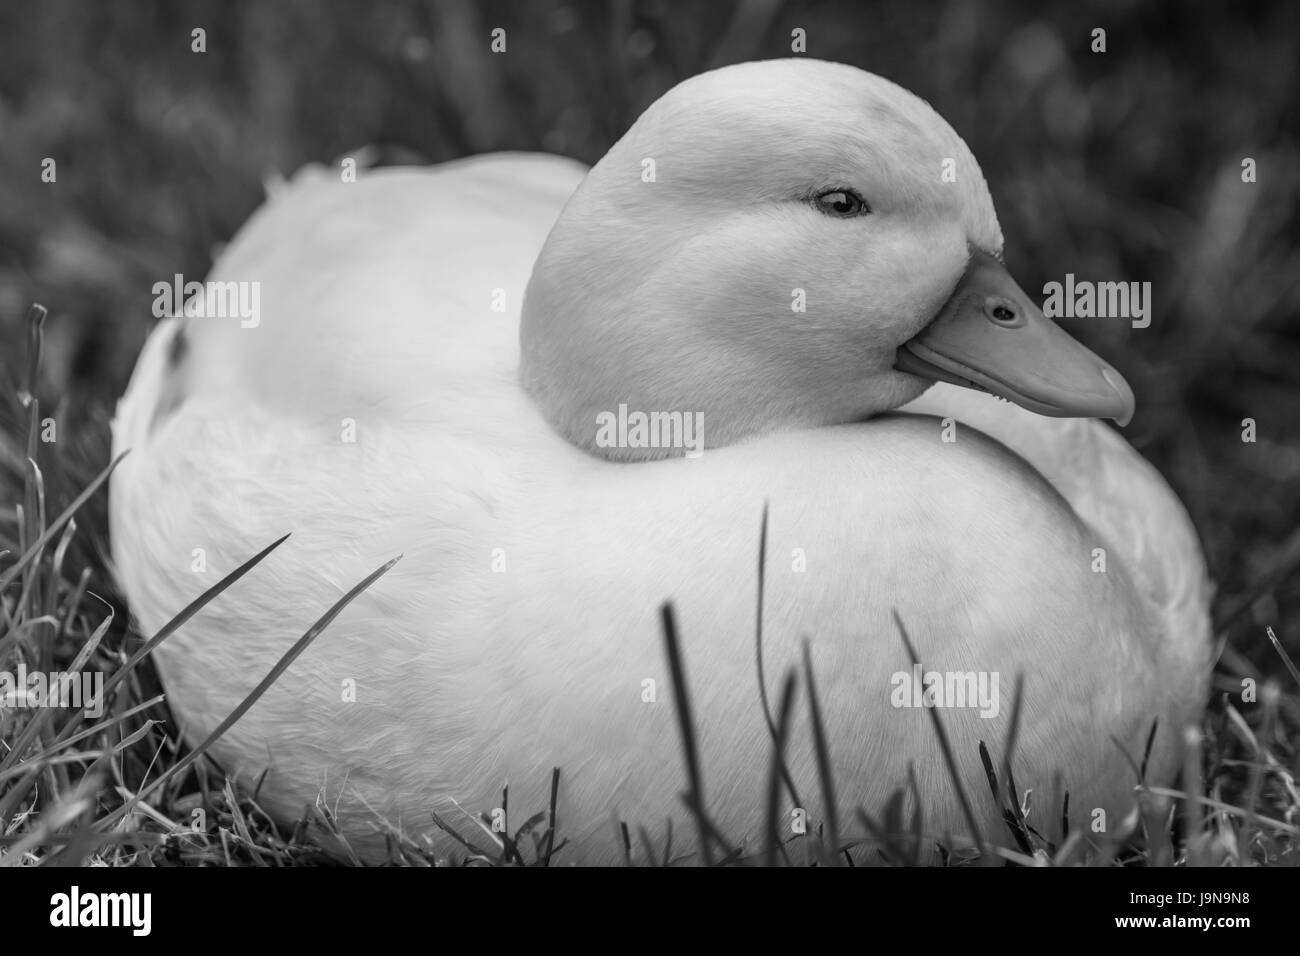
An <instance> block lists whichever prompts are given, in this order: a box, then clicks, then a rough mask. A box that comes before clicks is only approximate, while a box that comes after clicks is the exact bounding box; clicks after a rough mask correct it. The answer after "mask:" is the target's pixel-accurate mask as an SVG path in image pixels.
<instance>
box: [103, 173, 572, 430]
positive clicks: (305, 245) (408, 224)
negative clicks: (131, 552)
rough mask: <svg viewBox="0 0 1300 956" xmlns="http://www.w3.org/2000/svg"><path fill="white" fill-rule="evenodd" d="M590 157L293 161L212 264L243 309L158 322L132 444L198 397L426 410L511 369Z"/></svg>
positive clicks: (139, 390) (298, 411) (328, 410)
mask: <svg viewBox="0 0 1300 956" xmlns="http://www.w3.org/2000/svg"><path fill="white" fill-rule="evenodd" d="M584 171H585V168H584V167H583V166H581V165H580V164H578V163H576V162H573V161H571V160H566V159H561V158H558V157H553V156H545V155H540V154H498V155H492V156H485V157H477V158H474V159H471V160H465V161H461V162H455V163H448V164H445V165H442V166H438V167H435V168H433V169H427V168H417V167H401V168H389V169H379V170H373V171H368V170H360V171H358V172H357V174H356V178H355V181H345V179H344V177H343V176H342V175H341V173H340V171H339V170H335V169H325V168H323V167H319V166H313V167H308V168H306V169H304V170H302V171H300V172H299V173H298V174H297V175H296V176H294V178H293V179H292V180H291V181H290V182H288V183H286V184H283V185H281V186H280V187H278V188H277V189H276V190H274V191H273V194H272V195H271V197H270V198H269V199H268V201H267V203H266V204H265V205H263V207H262V208H261V209H260V210H258V212H257V213H256V214H255V215H254V216H253V217H252V218H251V219H250V220H249V221H248V223H247V224H246V225H245V226H244V227H243V228H242V229H241V230H240V232H239V233H238V235H237V236H236V237H235V239H234V240H233V241H232V242H231V243H230V245H229V246H228V248H227V250H226V251H225V253H224V254H222V255H221V256H220V258H219V259H218V261H217V263H216V265H215V266H214V268H213V270H212V272H211V274H210V275H209V276H208V277H207V283H208V285H207V286H206V287H205V288H210V289H215V290H216V291H215V293H214V295H215V298H214V301H217V302H221V301H230V302H235V301H238V302H239V303H240V304H241V306H243V307H247V308H246V309H245V311H241V312H240V313H239V314H238V315H225V316H222V315H210V314H209V315H196V316H190V315H186V316H183V317H178V318H169V319H166V320H164V322H163V323H161V324H160V325H159V327H158V328H157V330H156V331H155V333H154V335H153V339H154V340H156V341H151V342H150V344H149V347H148V348H147V349H146V351H145V353H144V355H143V357H142V359H141V361H140V363H139V364H138V366H137V371H136V374H135V377H134V378H133V381H132V384H131V386H130V388H129V390H128V393H127V397H126V399H125V400H124V407H123V409H121V410H120V411H119V414H129V415H130V416H131V418H132V426H133V427H132V428H131V429H130V430H131V432H132V437H133V438H134V439H135V440H137V441H138V440H139V439H140V438H141V437H143V436H145V435H147V434H148V433H149V431H150V430H151V429H152V428H153V427H155V426H156V425H157V423H158V422H159V421H160V419H161V418H162V417H165V416H166V415H167V414H168V413H169V412H170V411H172V410H174V409H175V408H176V407H178V406H179V405H180V404H181V403H183V402H185V401H191V400H196V399H205V398H206V399H219V400H220V401H222V402H224V403H227V404H228V405H229V406H231V407H235V406H239V405H240V403H253V404H255V405H256V406H258V407H259V408H260V410H261V411H263V412H265V413H266V414H268V415H271V416H277V417H283V418H286V419H295V418H296V419H299V420H301V419H303V418H304V417H306V418H312V417H315V418H319V419H326V418H331V417H338V416H347V415H353V416H355V415H357V414H373V413H375V412H380V413H393V414H405V415H416V414H423V411H422V409H423V408H424V407H425V406H428V405H429V403H430V402H431V401H433V400H435V399H436V395H437V394H438V393H439V392H441V393H442V394H447V393H449V392H456V390H457V389H466V390H471V391H472V390H473V389H475V388H482V387H484V386H485V385H486V384H488V383H492V382H495V381H496V380H497V379H498V378H499V376H501V375H505V374H510V375H513V374H514V367H513V356H514V355H515V354H516V348H517V344H516V343H517V335H518V332H517V328H518V325H517V323H518V314H519V306H520V303H521V302H522V299H523V293H524V287H525V285H526V284H527V281H528V277H529V273H530V271H531V269H532V264H533V261H534V259H535V258H536V255H537V253H538V251H539V250H540V249H541V246H542V244H543V242H544V241H545V238H546V234H547V232H548V231H549V230H550V227H551V225H552V224H553V223H554V221H555V218H556V217H557V216H558V214H559V212H560V209H561V208H562V207H563V205H564V203H565V201H566V200H567V199H568V197H569V196H570V195H571V194H572V192H573V190H574V189H576V187H577V185H578V183H579V182H580V181H581V179H582V176H583V174H584ZM185 279H186V280H187V281H188V280H190V279H198V277H197V276H194V277H191V276H186V277H185ZM229 283H234V285H233V286H230V285H228V284H229ZM227 290H229V294H228V293H227ZM234 296H238V299H236V298H234ZM253 307H255V314H253V312H252V308H253ZM431 381H433V382H438V383H439V384H440V386H441V389H431V388H430V382H431ZM466 397H467V399H468V398H471V397H472V396H466ZM245 407H246V406H245ZM435 411H436V410H435Z"/></svg>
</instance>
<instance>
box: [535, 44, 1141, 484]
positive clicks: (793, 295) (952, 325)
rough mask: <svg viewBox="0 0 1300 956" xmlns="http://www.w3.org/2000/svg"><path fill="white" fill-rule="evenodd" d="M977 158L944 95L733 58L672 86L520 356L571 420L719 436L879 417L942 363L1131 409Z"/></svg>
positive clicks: (630, 453) (640, 126)
mask: <svg viewBox="0 0 1300 956" xmlns="http://www.w3.org/2000/svg"><path fill="white" fill-rule="evenodd" d="M1001 254H1002V233H1001V230H1000V228H999V226H998V221H997V215H996V213H995V212H994V210H993V202H992V199H991V198H990V196H989V192H988V187H987V186H986V185H985V182H984V177H983V175H982V174H981V172H980V168H979V165H978V164H977V163H976V161H975V157H974V156H972V155H971V152H970V150H969V149H968V148H967V147H966V144H965V143H964V142H962V140H961V138H960V137H959V136H958V135H957V134H956V133H955V132H954V131H953V129H952V128H951V127H950V126H949V125H948V124H947V123H946V122H944V120H943V119H942V118H941V117H940V116H939V115H938V114H937V113H936V112H935V111H934V110H933V109H931V108H930V107H929V106H928V105H927V104H926V103H925V102H924V101H922V100H920V99H919V98H917V97H916V96H913V95H912V94H911V93H908V92H907V91H906V90H904V89H902V88H901V87H898V86H896V85H894V84H893V83H890V82H888V81H886V80H883V79H881V78H880V77H877V76H874V75H872V74H870V73H865V72H863V71H861V70H858V69H855V68H853V67H849V66H844V65H841V64H834V63H826V62H822V61H817V60H807V59H798V60H778V61H768V62H760V63H746V64H741V65H738V66H731V67H726V68H724V69H720V70H715V71H713V72H711V73H706V74H703V75H701V76H697V77H694V78H692V79H690V80H687V81H685V82H683V83H681V84H680V85H678V86H676V87H674V88H673V89H672V90H670V91H669V92H668V93H667V94H665V95H664V96H663V97H662V98H661V99H659V100H658V101H657V102H655V103H654V104H653V105H652V106H651V107H650V108H649V109H648V110H646V112H645V113H644V114H643V115H642V116H641V118H640V119H639V120H637V122H636V124H635V125H634V126H633V127H632V128H631V130H629V131H628V133H627V135H625V136H624V137H623V138H622V139H621V140H619V142H618V143H616V144H615V145H614V147H613V148H612V149H611V150H610V151H609V153H607V154H606V155H605V157H604V158H603V159H602V160H601V161H600V162H599V163H597V164H596V166H594V167H593V168H592V170H591V171H590V173H589V174H588V175H587V177H586V179H585V180H584V181H583V183H582V185H581V186H580V187H579V188H578V190H577V192H576V193H575V194H574V196H573V197H572V199H571V200H570V201H569V203H568V205H567V206H566V207H565V209H564V211H563V213H562V214H561V216H560V218H559V221H558V222H557V223H556V225H555V227H554V228H553V230H552V231H551V234H550V236H549V237H548V239H547V241H546V245H545V247H544V248H543V250H542V253H541V255H540V256H539V257H538V260H537V263H536V265H535V266H534V269H533V274H532V278H531V279H530V281H529V285H528V290H527V293H526V295H525V298H524V306H523V316H522V326H521V346H522V365H521V376H522V381H523V384H524V386H525V388H526V389H527V390H528V391H529V393H530V394H531V395H532V396H533V397H534V399H535V401H536V402H537V404H538V405H539V407H540V408H541V409H542V411H543V413H544V414H545V415H546V416H547V418H548V419H549V420H550V421H551V423H552V424H553V425H554V426H555V427H556V428H557V429H558V430H559V431H560V433H561V434H563V435H564V436H565V437H567V438H568V439H569V440H570V441H571V442H573V443H574V444H576V445H579V446H581V447H584V448H588V449H590V450H592V451H594V452H596V453H598V454H603V455H606V456H609V457H618V458H636V457H653V456H662V455H665V454H672V453H673V451H672V450H671V449H666V448H620V447H608V448H605V447H598V444H599V443H598V442H597V435H598V433H599V429H600V423H601V421H602V416H604V419H603V420H608V416H609V415H615V414H618V409H619V406H620V405H625V406H626V407H627V412H628V413H629V414H630V413H633V412H638V411H639V412H644V413H646V414H647V415H649V414H651V413H654V412H669V413H671V412H682V413H701V414H702V415H703V418H702V426H703V430H704V444H705V446H706V447H717V446H720V445H725V444H730V443H733V442H735V441H738V440H741V439H744V438H747V437H749V436H752V435H756V434H761V433H764V432H769V431H773V430H776V429H781V428H791V427H807V426H815V425H824V424H833V423H840V422H848V421H855V420H860V419H862V418H865V417H868V416H870V415H873V414H877V413H880V412H883V411H887V410H889V409H893V408H897V407H898V406H900V405H903V404H905V403H906V402H908V401H911V400H912V399H914V398H916V397H917V396H918V395H920V394H921V393H922V392H923V391H924V390H925V389H926V388H928V387H929V386H930V385H931V384H933V382H934V381H937V380H942V381H948V382H954V383H956V384H960V385H965V386H969V387H973V388H979V389H983V390H986V391H989V392H993V393H995V394H997V395H1000V396H1002V397H1004V398H1007V399H1009V400H1010V401H1013V402H1016V403H1017V404H1020V405H1023V406H1024V407H1026V408H1029V409H1032V410H1034V411H1036V412H1041V413H1043V414H1046V415H1058V416H1087V417H1108V418H1115V419H1117V420H1119V421H1120V422H1121V423H1123V422H1126V421H1127V420H1128V418H1129V417H1130V416H1131V414H1132V411H1133V394H1132V392H1131V391H1130V390H1129V388H1128V386H1127V385H1126V384H1125V382H1124V380H1123V378H1121V377H1120V375H1119V374H1118V373H1117V372H1115V370H1114V369H1112V368H1111V367H1110V366H1109V365H1107V364H1106V363H1105V362H1103V361H1102V360H1101V359H1100V358H1098V357H1097V356H1096V355H1094V354H1093V353H1092V352H1090V351H1088V350H1087V349H1086V348H1084V347H1083V346H1082V345H1080V344H1078V343H1077V342H1076V341H1075V340H1074V339H1072V338H1071V337H1070V336H1069V335H1067V334H1066V333H1065V332H1064V331H1062V330H1061V329H1060V328H1058V327H1057V326H1056V325H1055V324H1053V323H1052V322H1051V321H1050V320H1048V319H1047V318H1045V317H1044V316H1043V314H1042V312H1041V310H1040V309H1039V308H1038V307H1037V306H1036V305H1034V303H1033V302H1032V301H1030V299H1029V297H1028V296H1026V295H1025V293H1024V292H1023V291H1022V290H1021V289H1020V287H1019V286H1018V285H1017V284H1016V282H1015V281H1014V280H1013V279H1012V278H1011V276H1010V275H1009V274H1008V272H1007V271H1006V269H1005V268H1004V267H1003V265H1002V259H1001Z"/></svg>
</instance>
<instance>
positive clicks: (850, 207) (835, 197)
mask: <svg viewBox="0 0 1300 956" xmlns="http://www.w3.org/2000/svg"><path fill="white" fill-rule="evenodd" d="M813 205H815V206H816V207H817V209H818V210H819V211H821V212H824V213H825V214H826V215H828V216H835V217H836V218H837V219H850V218H852V217H853V216H865V215H866V214H867V213H869V212H871V209H870V207H868V206H867V204H866V201H865V200H863V198H862V197H861V196H859V195H858V194H857V193H855V192H854V191H853V190H851V189H832V190H829V191H828V192H824V193H820V194H819V195H818V196H817V198H815V199H814V200H813Z"/></svg>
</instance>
